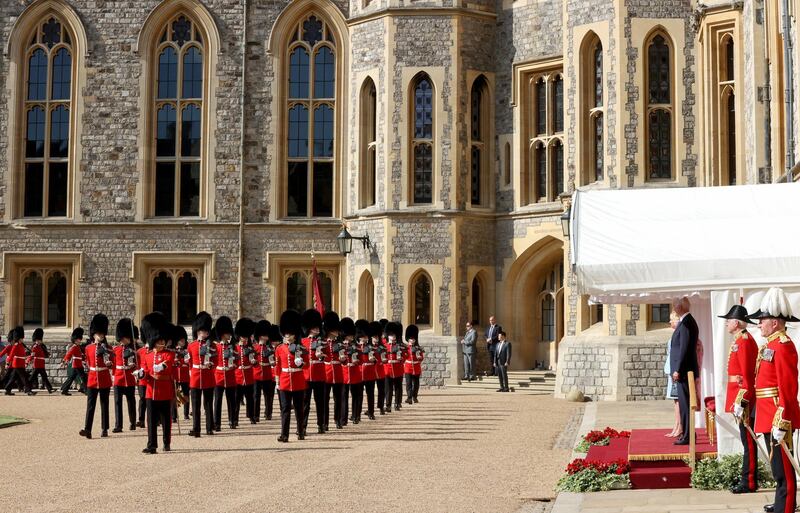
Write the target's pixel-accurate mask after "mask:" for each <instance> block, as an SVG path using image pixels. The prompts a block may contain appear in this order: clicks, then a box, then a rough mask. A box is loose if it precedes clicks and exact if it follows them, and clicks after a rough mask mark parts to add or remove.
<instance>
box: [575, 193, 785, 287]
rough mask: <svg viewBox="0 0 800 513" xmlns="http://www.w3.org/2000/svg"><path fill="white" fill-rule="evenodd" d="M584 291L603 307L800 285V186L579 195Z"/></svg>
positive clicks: (579, 265) (578, 250)
mask: <svg viewBox="0 0 800 513" xmlns="http://www.w3.org/2000/svg"><path fill="white" fill-rule="evenodd" d="M570 233H571V240H570V244H571V249H572V264H573V266H574V269H575V273H576V274H577V280H578V290H579V293H581V294H589V295H591V296H592V300H593V301H598V302H603V303H630V302H634V301H636V300H639V301H641V302H651V303H652V302H656V303H657V302H662V301H663V300H665V299H666V298H670V297H675V296H677V295H683V294H689V295H691V294H699V295H701V296H706V297H707V296H708V295H709V291H711V290H719V289H735V288H739V287H741V288H748V289H752V288H758V287H769V286H773V285H777V286H788V285H797V284H800V185H799V184H773V185H740V186H733V187H691V188H658V189H632V190H591V191H578V192H576V193H575V196H574V198H573V205H572V215H571V228H570Z"/></svg>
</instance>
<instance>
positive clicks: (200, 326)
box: [192, 312, 212, 339]
mask: <svg viewBox="0 0 800 513" xmlns="http://www.w3.org/2000/svg"><path fill="white" fill-rule="evenodd" d="M211 324H212V323H211V316H210V315H209V314H208V312H200V313H198V314H197V315H196V316H195V318H194V322H193V323H192V338H193V339H196V338H197V332H198V331H207V332H209V334H210V333H211Z"/></svg>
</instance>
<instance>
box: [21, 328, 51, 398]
mask: <svg viewBox="0 0 800 513" xmlns="http://www.w3.org/2000/svg"><path fill="white" fill-rule="evenodd" d="M31 340H33V347H31V354H30V355H29V356H28V360H27V362H26V363H27V364H28V365H32V366H33V373H32V374H31V388H39V387H38V385H39V376H41V377H42V388H46V389H47V393H48V394H52V393H53V385H51V384H50V380H49V379H47V369H45V366H44V364H45V363H46V362H47V359H48V358H50V351H48V350H47V346H46V345H44V330H43V329H42V328H36V329H35V330H33V337H31Z"/></svg>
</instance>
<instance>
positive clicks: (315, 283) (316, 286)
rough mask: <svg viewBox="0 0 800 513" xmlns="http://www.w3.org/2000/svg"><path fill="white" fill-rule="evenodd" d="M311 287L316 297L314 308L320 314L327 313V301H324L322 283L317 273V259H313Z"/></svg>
mask: <svg viewBox="0 0 800 513" xmlns="http://www.w3.org/2000/svg"><path fill="white" fill-rule="evenodd" d="M311 265H312V268H311V287H312V294H313V297H314V310H316V311H318V312H319V314H320V315H322V316H324V315H325V303H324V302H323V301H322V284H321V283H320V281H319V274H318V273H317V261H316V259H313V258H312V259H311Z"/></svg>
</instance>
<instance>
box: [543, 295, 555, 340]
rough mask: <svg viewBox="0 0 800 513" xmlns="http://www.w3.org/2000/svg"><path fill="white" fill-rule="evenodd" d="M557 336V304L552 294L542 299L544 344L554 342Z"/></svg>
mask: <svg viewBox="0 0 800 513" xmlns="http://www.w3.org/2000/svg"><path fill="white" fill-rule="evenodd" d="M555 336H556V304H555V300H554V299H553V296H551V295H550V294H548V295H546V296H544V297H543V298H542V338H541V340H542V342H545V341H547V342H552V341H554V340H555Z"/></svg>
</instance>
